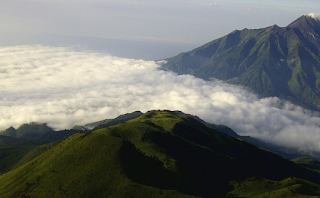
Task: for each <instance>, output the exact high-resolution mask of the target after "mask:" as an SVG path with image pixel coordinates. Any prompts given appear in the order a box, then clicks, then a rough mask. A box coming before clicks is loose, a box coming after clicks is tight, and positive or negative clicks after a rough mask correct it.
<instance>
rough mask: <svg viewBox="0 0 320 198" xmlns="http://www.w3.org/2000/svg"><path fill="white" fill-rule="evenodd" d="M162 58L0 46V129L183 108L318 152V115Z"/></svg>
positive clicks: (59, 126) (240, 131)
mask: <svg viewBox="0 0 320 198" xmlns="http://www.w3.org/2000/svg"><path fill="white" fill-rule="evenodd" d="M159 64H161V62H154V61H144V60H134V59H126V58H120V57H114V56H110V55H108V54H102V53H96V52H88V51H76V50H73V49H72V48H64V47H47V46H11V47H1V48H0V79H1V82H0V93H1V94H0V115H1V116H0V130H4V129H6V128H8V127H10V126H14V127H16V128H17V127H19V126H20V125H21V124H23V123H28V122H41V123H48V125H49V126H51V127H53V128H54V129H68V128H71V127H73V126H74V125H82V124H86V123H90V122H95V121H99V120H103V119H107V118H114V117H116V116H118V115H120V114H124V113H129V112H133V111H137V110H139V111H142V112H146V111H148V110H153V109H169V110H180V111H183V112H185V113H189V114H193V115H197V116H199V117H200V118H201V119H203V120H205V121H207V122H210V123H215V124H223V125H227V126H229V127H230V128H232V129H233V130H235V131H236V132H237V133H238V134H240V135H250V136H253V137H257V138H261V139H264V140H267V141H270V142H273V143H276V144H279V145H283V146H287V147H292V148H299V149H301V150H306V151H320V117H319V114H318V113H316V112H311V111H308V110H304V109H302V108H301V107H298V106H295V105H292V104H291V103H289V102H286V101H281V100H279V99H278V98H274V97H273V98H264V99H259V98H258V97H257V96H256V95H255V94H252V93H251V92H249V91H248V90H246V89H243V88H241V87H237V86H231V85H228V84H224V83H222V82H220V81H210V82H208V81H204V80H201V79H198V78H195V77H193V76H190V75H180V76H178V75H176V74H174V73H171V72H165V71H161V70H159Z"/></svg>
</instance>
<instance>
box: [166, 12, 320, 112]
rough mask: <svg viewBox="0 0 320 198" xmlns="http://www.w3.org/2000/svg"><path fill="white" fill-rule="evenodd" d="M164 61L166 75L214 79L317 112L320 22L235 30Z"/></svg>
mask: <svg viewBox="0 0 320 198" xmlns="http://www.w3.org/2000/svg"><path fill="white" fill-rule="evenodd" d="M166 60H167V63H165V64H163V65H162V69H164V70H171V71H174V72H176V73H178V74H192V75H195V76H197V77H200V78H203V79H205V80H208V79H210V78H217V79H220V80H224V81H226V82H229V83H233V84H237V85H244V86H247V87H249V88H251V89H252V90H253V91H254V92H256V93H257V94H259V95H260V96H262V97H268V96H277V97H280V98H283V99H288V100H291V101H292V102H294V103H296V104H299V105H302V106H305V107H308V108H310V109H313V110H320V21H319V19H315V18H313V17H312V16H310V15H304V16H302V17H300V18H299V19H297V20H295V21H294V22H292V23H291V24H289V25H288V26H287V27H278V26H277V25H273V26H270V27H267V28H262V29H243V30H241V31H238V30H236V31H234V32H232V33H230V34H228V35H226V36H224V37H222V38H219V39H216V40H214V41H211V42H209V43H207V44H205V45H203V46H201V47H199V48H196V49H194V50H192V51H189V52H186V53H181V54H179V55H177V56H175V57H172V58H168V59H166Z"/></svg>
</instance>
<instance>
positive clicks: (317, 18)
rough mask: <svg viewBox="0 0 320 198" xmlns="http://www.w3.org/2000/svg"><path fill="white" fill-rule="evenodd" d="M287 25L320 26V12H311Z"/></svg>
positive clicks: (300, 26) (295, 26)
mask: <svg viewBox="0 0 320 198" xmlns="http://www.w3.org/2000/svg"><path fill="white" fill-rule="evenodd" d="M287 27H292V28H299V29H301V28H306V27H313V28H320V14H315V13H310V14H306V15H303V16H301V17H299V18H298V19H296V20H295V21H293V22H292V23H290V24H289V25H288V26H287Z"/></svg>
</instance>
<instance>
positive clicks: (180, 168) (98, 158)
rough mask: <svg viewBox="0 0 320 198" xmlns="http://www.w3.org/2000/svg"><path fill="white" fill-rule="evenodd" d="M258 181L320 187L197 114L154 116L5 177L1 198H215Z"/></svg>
mask: <svg viewBox="0 0 320 198" xmlns="http://www.w3.org/2000/svg"><path fill="white" fill-rule="evenodd" d="M251 177H255V178H264V180H265V179H266V180H265V181H268V180H277V181H280V180H284V179H286V178H289V177H290V178H291V177H297V178H301V179H303V180H301V181H305V180H309V181H311V182H314V183H317V184H319V183H320V175H319V174H318V173H316V172H314V171H312V170H308V169H306V168H304V167H302V166H300V165H297V164H295V163H293V162H292V161H289V160H286V159H284V158H282V157H281V156H278V155H276V154H273V153H271V152H268V151H265V150H261V149H259V148H257V147H255V146H253V145H251V144H249V143H246V142H244V141H242V140H241V139H237V138H235V137H231V136H228V135H226V134H224V133H221V132H219V131H217V130H215V129H212V128H209V127H207V126H206V125H204V124H202V123H201V122H199V121H197V120H195V119H194V118H192V117H190V116H186V115H179V114H178V113H175V112H171V111H150V112H148V113H146V114H143V115H141V116H139V117H137V118H135V119H131V120H129V121H126V122H121V123H119V124H117V125H114V126H110V127H106V128H101V129H99V130H96V131H93V132H90V133H78V134H74V135H72V136H70V137H69V138H67V139H65V140H64V141H62V142H61V143H59V144H57V145H55V146H53V147H52V148H51V149H50V150H48V151H46V152H45V153H43V154H42V155H40V156H38V157H36V158H34V159H33V160H32V161H29V162H27V163H25V164H24V165H21V166H19V167H18V168H16V169H14V170H11V171H10V172H8V173H6V174H4V175H1V176H0V183H1V184H2V185H0V197H1V196H3V197H6V198H7V197H18V196H19V195H20V194H24V195H25V196H33V197H128V196H130V197H189V196H198V197H212V196H218V195H225V194H226V193H228V192H230V191H233V195H236V194H237V193H238V191H239V192H240V191H241V192H242V191H243V189H242V190H241V189H239V188H238V187H237V185H235V183H236V182H237V181H244V180H245V179H246V178H251ZM231 181H234V182H233V183H231V184H232V185H229V183H230V182H231ZM284 181H285V180H284ZM311 182H305V183H306V184H305V185H306V187H309V186H316V187H318V185H317V184H314V183H311ZM275 187H276V186H275ZM270 188H271V187H270ZM277 189H279V186H278V187H277ZM237 190H238V191H237ZM261 192H264V191H263V190H261ZM290 192H291V191H290ZM292 193H295V194H297V195H299V196H300V195H301V196H302V195H309V194H306V193H304V192H298V191H292ZM313 193H315V194H317V193H318V191H317V190H314V191H313ZM233 195H232V196H233ZM289 195H290V194H289ZM230 196H231V194H230Z"/></svg>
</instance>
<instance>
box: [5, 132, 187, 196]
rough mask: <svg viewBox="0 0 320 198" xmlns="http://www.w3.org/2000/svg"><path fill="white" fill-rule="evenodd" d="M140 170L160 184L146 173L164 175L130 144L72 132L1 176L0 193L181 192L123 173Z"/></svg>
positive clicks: (147, 177) (107, 193)
mask: <svg viewBox="0 0 320 198" xmlns="http://www.w3.org/2000/svg"><path fill="white" fill-rule="evenodd" d="M129 156H131V157H129ZM143 171H144V172H145V173H147V174H145V175H144V178H142V179H143V180H144V181H146V182H148V183H156V184H155V185H158V186H161V184H157V181H152V180H153V177H151V176H159V173H164V169H163V168H162V167H161V164H159V163H158V162H157V161H155V160H152V159H151V160H150V158H147V157H144V156H143V155H142V154H141V153H139V152H138V151H137V150H135V148H134V147H133V145H132V144H130V143H128V142H125V141H123V140H122V139H120V138H115V137H111V136H107V135H105V134H102V133H90V134H75V135H73V136H71V137H69V138H68V139H66V140H65V141H63V142H62V143H60V144H58V145H56V146H55V147H54V148H53V149H51V150H49V151H48V152H46V153H44V154H43V155H41V156H40V157H38V158H36V159H34V160H32V161H31V162H29V163H27V164H25V165H23V166H21V167H19V168H17V169H15V170H13V171H11V172H9V173H7V174H5V175H2V176H0V183H2V184H3V185H1V186H0V195H1V196H2V197H6V198H7V197H18V196H19V195H20V194H21V193H25V194H27V195H32V196H34V197H127V196H129V195H130V196H131V197H146V196H151V197H156V196H164V197H175V196H181V193H178V192H176V191H172V190H163V189H160V188H155V187H152V186H145V185H142V184H139V183H136V182H133V181H132V180H130V179H128V176H127V175H126V173H127V172H129V173H142V172H143ZM139 175H140V174H139ZM162 175H164V174H162ZM131 177H132V178H135V177H137V175H131ZM137 179H141V178H140V177H138V178H137ZM149 180H151V181H149Z"/></svg>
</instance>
